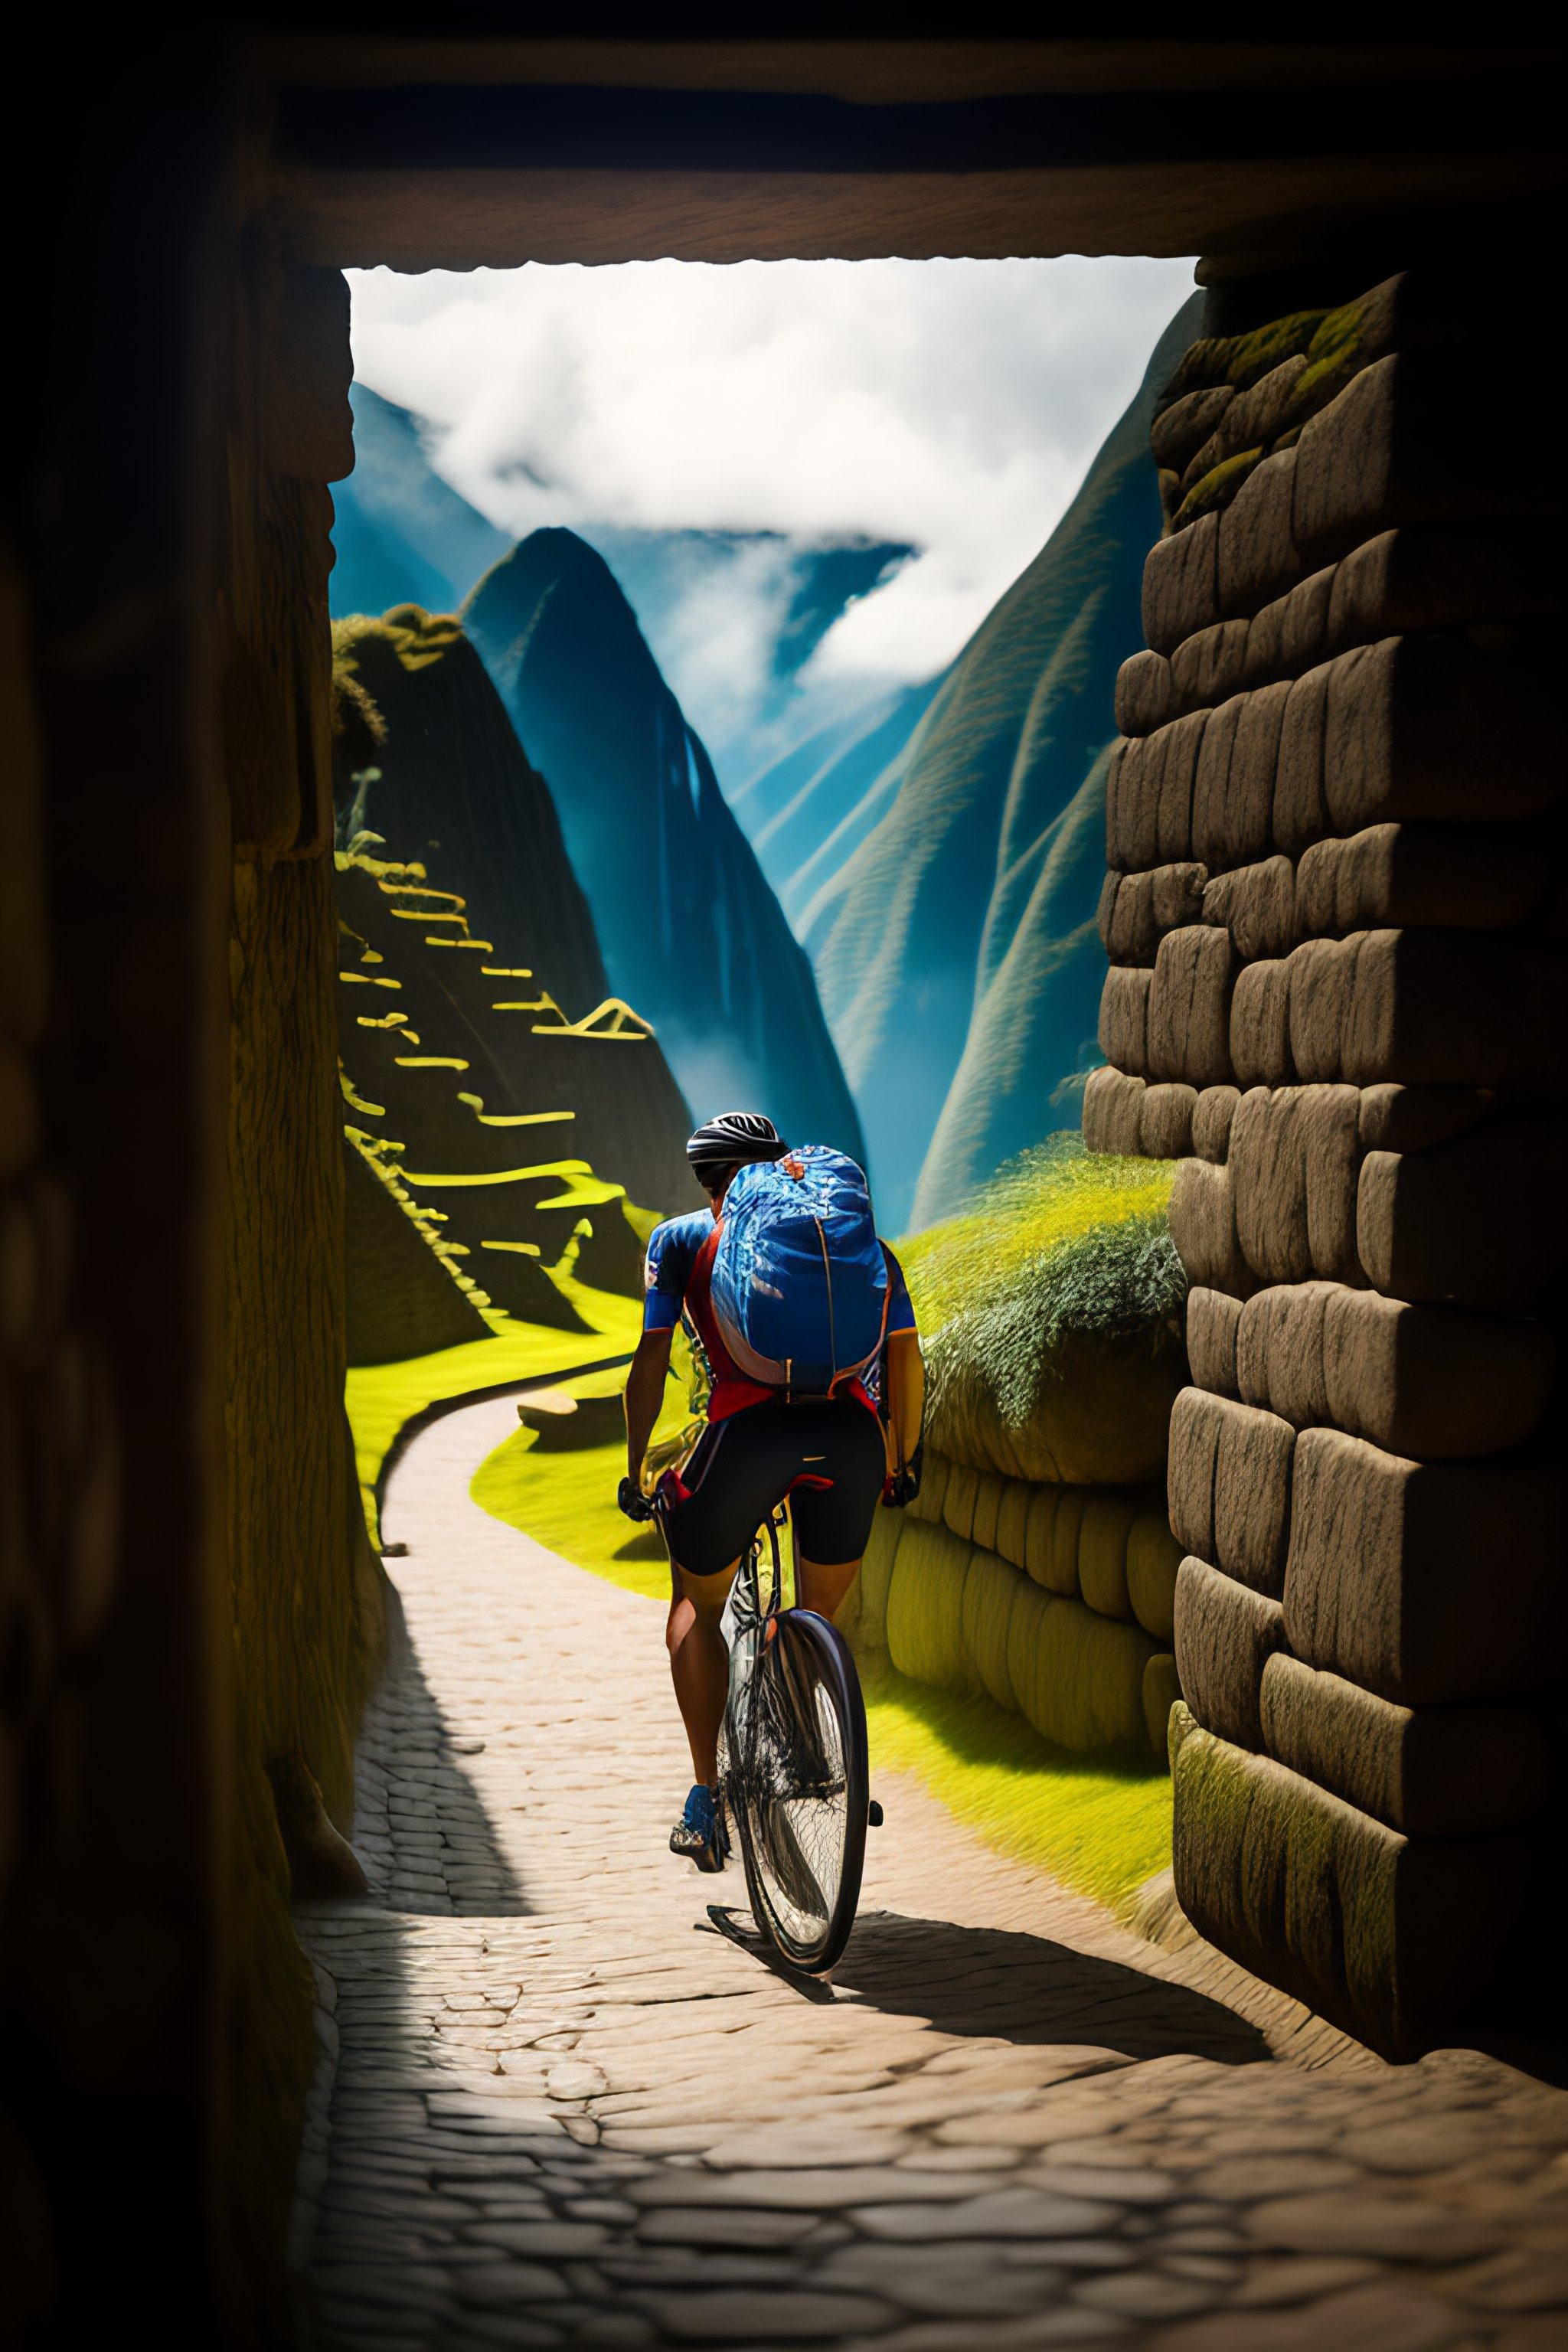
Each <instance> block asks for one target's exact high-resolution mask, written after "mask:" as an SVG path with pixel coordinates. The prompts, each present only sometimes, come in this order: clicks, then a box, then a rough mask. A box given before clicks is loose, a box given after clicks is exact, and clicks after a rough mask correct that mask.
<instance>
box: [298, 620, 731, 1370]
mask: <svg viewBox="0 0 1568 2352" xmlns="http://www.w3.org/2000/svg"><path fill="white" fill-rule="evenodd" d="M334 656H335V658H334V672H333V688H334V745H333V751H334V785H335V791H336V797H337V803H338V815H339V840H340V848H339V852H338V857H337V904H338V929H339V946H340V981H341V995H340V1058H341V1061H342V1086H343V1094H344V1100H345V1115H344V1118H345V1136H346V1140H347V1144H348V1146H349V1184H348V1193H347V1221H348V1233H347V1242H348V1265H349V1277H350V1282H349V1287H350V1326H351V1328H350V1350H351V1358H352V1360H354V1361H356V1362H372V1361H384V1360H388V1359H389V1358H397V1357H402V1356H408V1355H414V1354H418V1353H422V1352H425V1351H426V1350H427V1349H431V1348H435V1347H441V1346H450V1345H453V1344H455V1336H456V1337H461V1336H463V1327H464V1325H465V1323H468V1324H471V1325H472V1327H473V1328H471V1330H469V1331H468V1336H470V1337H474V1338H479V1337H482V1336H483V1333H484V1330H485V1328H487V1325H488V1324H490V1323H492V1322H493V1318H494V1317H495V1316H496V1315H497V1314H498V1313H504V1314H506V1315H510V1316H512V1317H514V1318H518V1319H521V1320H525V1321H528V1322H534V1323H546V1324H554V1325H556V1326H557V1327H558V1328H565V1329H573V1328H584V1327H583V1324H582V1321H581V1318H580V1317H579V1316H578V1314H577V1311H576V1308H575V1307H574V1305H573V1304H572V1300H571V1296H570V1286H569V1285H566V1286H563V1280H562V1277H563V1276H574V1278H575V1279H576V1280H578V1281H583V1282H587V1283H589V1284H591V1285H593V1286H595V1287H598V1288H602V1289H610V1290H616V1291H622V1292H626V1293H635V1292H637V1290H638V1289H640V1286H641V1236H642V1234H643V1233H644V1231H645V1230H646V1227H647V1222H648V1218H647V1213H648V1212H655V1211H657V1212H658V1213H666V1212H668V1211H669V1210H671V1209H675V1208H679V1207H695V1206H697V1205H698V1203H699V1201H700V1194H699V1193H698V1192H697V1191H696V1188H695V1187H694V1186H693V1184H692V1181H691V1177H690V1173H689V1169H688V1167H687V1164H686V1156H685V1150H684V1144H685V1139H686V1136H687V1134H688V1132H689V1128H690V1125H691V1119H690V1114H689V1109H688V1107H687V1105H686V1103H685V1101H684V1100H683V1099H682V1097H681V1094H680V1091H679V1087H677V1085H676V1083H675V1081H674V1079H673V1078H672V1076H670V1073H669V1069H668V1064H667V1063H666V1061H665V1059H664V1056H663V1055H662V1053H661V1052H660V1049H659V1046H658V1040H657V1039H656V1038H655V1036H654V1035H653V1033H652V1031H651V1029H650V1028H649V1025H648V1024H647V1022H646V1021H644V1020H642V1019H640V1018H639V1017H638V1015H637V1013H636V1012H634V1010H633V1009H632V1007H631V1006H629V1005H628V1004H626V1003H623V1002H622V1001H621V1000H620V999H619V998H618V997H616V996H614V995H613V994H611V992H610V990H609V987H608V984H607V982H606V981H605V972H604V966H603V963H602V961H601V960H600V956H599V950H598V944H597V941H596V940H595V933H594V927H593V921H592V918H591V917H590V915H589V913H588V909H587V907H586V904H585V903H584V898H583V896H582V893H581V892H580V891H579V889H578V888H577V886H576V882H575V880H574V877H573V873H572V869H571V866H570V865H569V863H568V861H567V857H566V852H565V847H564V845H563V841H562V837H561V829H560V826H559V824H558V823H557V821H556V817H555V812H554V807H553V804H552V801H551V798H550V794H549V792H548V790H547V789H546V787H545V785H544V783H543V782H542V779H541V778H540V777H539V776H538V774H537V773H536V772H534V771H533V770H532V769H531V767H530V766H529V763H528V761H527V760H526V759H525V758H524V756H523V754H522V751H521V749H520V747H519V745H518V741H517V738H516V736H515V734H514V733H513V731H512V729H511V726H510V722H509V721H508V719H507V717H506V714H505V712H504V711H503V710H502V709H501V707H500V701H499V698H497V695H496V692H495V688H493V686H492V685H491V684H490V681H489V677H488V676H487V675H486V672H485V670H484V667H483V666H482V664H481V663H480V661H479V657H478V656H477V655H476V654H475V652H474V650H473V648H472V646H470V645H469V644H468V641H467V639H466V638H465V636H464V635H463V633H462V630H461V628H460V627H459V626H458V624H457V622H455V621H452V620H434V621H433V620H432V619H431V618H430V616H429V615H428V614H425V613H423V612H421V611H419V610H417V608H416V607H412V606H403V607H400V608H398V609H396V610H395V611H394V612H392V613H389V614H386V615H385V616H384V618H383V619H381V620H379V621H371V620H364V619H358V620H354V621H351V622H344V623H339V624H338V625H337V627H336V629H335V631H334ZM525 958H526V961H524V959H525ZM433 1276H438V1277H439V1279H438V1280H433V1279H432V1277H433ZM454 1335H455V1336H454Z"/></svg>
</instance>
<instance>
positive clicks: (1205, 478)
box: [1171, 448, 1263, 530]
mask: <svg viewBox="0 0 1568 2352" xmlns="http://www.w3.org/2000/svg"><path fill="white" fill-rule="evenodd" d="M1262 461H1263V451H1262V449H1261V448H1258V449H1241V450H1238V451H1237V454H1236V456H1235V457H1222V458H1221V460H1220V462H1219V464H1218V465H1217V466H1211V467H1209V469H1208V472H1207V473H1206V474H1201V475H1200V476H1199V477H1198V479H1197V480H1196V481H1195V482H1194V484H1193V487H1192V488H1191V489H1190V490H1189V491H1188V492H1187V494H1186V497H1185V498H1184V499H1183V500H1182V503H1181V505H1180V506H1179V507H1178V508H1177V509H1176V511H1175V513H1174V514H1173V516H1172V518H1171V529H1172V530H1185V529H1186V527H1187V525H1188V523H1190V522H1196V520H1197V519H1198V517H1199V516H1200V515H1205V514H1209V513H1211V512H1212V511H1213V510H1214V509H1215V508H1216V507H1226V506H1228V505H1229V504H1230V502H1231V500H1232V499H1233V498H1235V496H1236V494H1237V490H1239V489H1240V488H1241V486H1242V484H1243V482H1245V481H1246V479H1247V476H1248V474H1250V473H1251V471H1252V469H1253V467H1255V466H1258V465H1260V464H1261V463H1262Z"/></svg>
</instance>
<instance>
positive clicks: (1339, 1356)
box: [1084, 273, 1568, 2055]
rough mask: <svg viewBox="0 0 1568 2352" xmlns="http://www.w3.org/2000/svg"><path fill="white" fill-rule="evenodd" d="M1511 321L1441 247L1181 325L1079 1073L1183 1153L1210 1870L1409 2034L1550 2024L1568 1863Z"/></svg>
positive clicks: (1098, 1115) (1180, 1522) (1528, 592)
mask: <svg viewBox="0 0 1568 2352" xmlns="http://www.w3.org/2000/svg"><path fill="white" fill-rule="evenodd" d="M1501 328H1502V320H1501V319H1500V316H1499V315H1497V313H1496V310H1495V308H1494V307H1493V306H1490V305H1489V304H1488V303H1487V302H1486V301H1485V300H1483V299H1479V297H1477V296H1475V295H1474V294H1471V295H1468V296H1464V295H1457V294H1456V293H1455V291H1454V290H1453V289H1451V288H1449V287H1447V286H1446V285H1444V284H1442V283H1441V282H1438V281H1436V279H1434V278H1424V277H1420V276H1417V275H1416V274H1415V273H1409V274H1406V275H1404V276H1401V277H1397V278H1393V279H1390V280H1388V281H1387V282H1386V283H1384V284H1383V285H1380V286H1378V287H1376V288H1374V289H1373V290H1372V291H1371V292H1370V293H1368V294H1366V295H1365V296H1363V298H1361V299H1359V300H1356V301H1353V302H1350V303H1347V304H1346V305H1344V306H1343V307H1342V309H1340V310H1332V311H1328V312H1322V311H1314V312H1305V313H1299V314H1297V315H1295V316H1293V317H1290V318H1287V319H1283V320H1276V321H1274V322H1272V323H1270V324H1268V325H1267V326H1265V327H1263V328H1261V329H1259V330H1258V331H1255V332H1253V333H1250V334H1247V335H1236V336H1231V337H1227V338H1226V339H1223V340H1210V341H1203V342H1199V343H1196V344H1194V346H1193V347H1192V349H1191V350H1190V351H1189V352H1188V353H1187V354H1186V357H1185V359H1184V362H1183V363H1182V366H1181V367H1180V369H1179V370H1178V372H1177V374H1176V377H1175V378H1174V380H1173V383H1172V386H1171V388H1170V392H1169V394H1168V395H1167V397H1166V400H1165V402H1164V404H1163V406H1162V408H1161V409H1160V411H1159V413H1158V415H1157V417H1156V421H1155V425H1154V427H1153V433H1152V449H1153V456H1154V459H1155V462H1156V464H1157V465H1158V466H1159V467H1160V468H1161V483H1162V491H1163V499H1164V504H1165V509H1166V513H1167V516H1168V527H1167V530H1166V533H1165V535H1164V536H1163V538H1162V540H1161V541H1160V542H1159V543H1158V545H1157V546H1156V547H1155V548H1154V549H1153V550H1152V552H1151V554H1150V556H1149V558H1148V562H1147V565H1146V568H1145V574H1144V608H1143V609H1144V625H1145V635H1146V637H1147V640H1148V650H1147V651H1145V652H1143V653H1142V654H1139V655H1137V656H1135V657H1134V658H1133V659H1132V660H1131V661H1130V662H1128V663H1127V664H1126V666H1125V667H1124V668H1123V670H1122V672H1121V679H1120V682H1119V688H1118V709H1117V717H1118V723H1119V725H1120V727H1121V730H1122V735H1123V740H1122V741H1121V744H1120V746H1119V748H1118V750H1117V751H1116V753H1115V755H1114V759H1113V766H1112V771H1111V777H1110V795H1109V807H1108V821H1107V836H1108V843H1107V845H1108V864H1109V868H1110V871H1109V872H1108V875H1107V878H1106V884H1105V892H1104V897H1103V899H1102V902H1101V914H1100V921H1101V930H1102V934H1103V937H1104V940H1105V945H1106V950H1107V953H1108V956H1109V958H1110V971H1109V972H1108V974H1107V978H1106V984H1105V993H1104V1000H1103V1004H1102V1010H1101V1025H1100V1042H1101V1045H1102V1048H1103V1051H1104V1053H1105V1055H1106V1057H1107V1066H1106V1067H1105V1068H1103V1069H1102V1070H1100V1071H1099V1072H1097V1073H1096V1074H1095V1076H1094V1077H1093V1078H1092V1079H1091V1080H1090V1082H1089V1087H1088V1090H1087V1094H1086V1098H1085V1108H1084V1133H1085V1139H1086V1140H1087V1142H1088V1144H1089V1148H1090V1149H1091V1150H1101V1151H1121V1152H1143V1153H1157V1154H1159V1155H1161V1156H1166V1155H1172V1154H1180V1155H1182V1166H1181V1168H1180V1171H1179V1172H1178V1175H1177V1179H1176V1184H1175V1189H1174V1192H1173V1198H1172V1203H1171V1211H1170V1222H1171V1230H1172V1234H1173V1237H1174V1239H1175V1242H1176V1244H1177V1247H1178V1248H1179V1250H1180V1251H1181V1254H1182V1256H1183V1259H1184V1263H1185V1265H1186V1267H1187V1271H1188V1274H1189V1276H1190V1279H1191V1282H1192V1285H1193V1289H1192V1294H1191V1298H1190V1302H1189V1309H1188V1335H1187V1336H1188V1353H1189V1361H1190V1372H1191V1385H1190V1386H1189V1387H1188V1388H1187V1389H1186V1390H1185V1391H1184V1393H1183V1394H1182V1396H1181V1397H1180V1398H1179V1399H1178V1401H1177V1404H1176V1407H1175V1411H1174V1413H1173V1421H1172V1429H1171V1451H1170V1470H1169V1502H1170V1515H1171V1525H1172V1528H1173V1531H1174V1533H1175V1536H1176V1537H1177V1538H1178V1539H1179V1542H1180V1544H1181V1546H1182V1548H1183V1549H1184V1554H1185V1557H1184V1560H1183V1563H1182V1566H1181V1569H1180V1572H1179V1575H1178V1577H1177V1580H1176V1587H1175V1596H1174V1608H1173V1618H1174V1656H1175V1660H1176V1664H1177V1668H1178V1670H1179V1673H1180V1676H1181V1683H1182V1688H1183V1692H1184V1704H1181V1705H1178V1706H1176V1707H1175V1708H1174V1709H1173V1716H1172V1721H1171V1750H1172V1757H1173V1773H1174V1780H1175V1854H1174V1862H1175V1877H1176V1888H1177V1893H1178V1895H1179V1898H1180V1900H1181V1902H1182V1905H1183V1907H1184V1909H1185V1911H1186V1912H1187V1914H1188V1916H1189V1917H1191V1918H1192V1919H1193V1920H1194V1923H1195V1924H1196V1926H1197V1927H1199V1928H1200V1929H1201V1930H1202V1932H1203V1933H1204V1934H1205V1936H1206V1937H1209V1938H1210V1939H1211V1940H1212V1941H1214V1942H1215V1943H1216V1944H1217V1945H1219V1946H1221V1947H1222V1948H1224V1949H1225V1950H1226V1951H1227V1952H1229V1953H1231V1954H1232V1955H1233V1956H1234V1957H1235V1958H1237V1959H1239V1960H1240V1961H1242V1962H1243V1963H1244V1964H1245V1965H1246V1966H1247V1967H1248V1968H1249V1969H1253V1970H1255V1971H1256V1972H1257V1973H1258V1974H1259V1975H1261V1976H1264V1977H1266V1978H1268V1979H1270V1980H1272V1981H1273V1982H1275V1983H1277V1984H1279V1985H1281V1986H1282V1987H1284V1988H1285V1989H1287V1990H1289V1991H1291V1992H1292V1993H1295V1994H1297V1995H1298V1996H1299V1997H1300V1998H1301V1999H1302V2000H1306V2001H1308V2002H1310V2004H1311V2005H1312V2006H1313V2007H1314V2008H1316V2009H1317V2010H1319V2011H1321V2013H1323V2014H1324V2015H1325V2016H1327V2017H1329V2018H1331V2019H1332V2020H1334V2021H1336V2022H1337V2023H1339V2024H1341V2025H1342V2026H1344V2027H1345V2028H1347V2029H1348V2030H1349V2031H1350V2032H1353V2033H1355V2034H1357V2035H1359V2036H1360V2037H1361V2038H1362V2039H1363V2040H1365V2041H1366V2042H1370V2043H1371V2044H1373V2046H1374V2047H1376V2048H1378V2049H1380V2050H1382V2051H1384V2052H1385V2053H1390V2054H1395V2055H1408V2054H1412V2053H1415V2052H1417V2051H1419V2050H1421V2049H1423V2048H1426V2047H1430V2046H1432V2045H1434V2044H1436V2043H1439V2042H1454V2041H1467V2040H1474V2039H1476V2038H1478V2037H1483V2036H1491V2037H1494V2038H1495V2037H1496V2036H1498V2035H1499V2034H1503V2033H1507V2032H1511V2031H1519V2030H1528V2027H1529V2024H1530V2022H1531V2014H1532V2005H1533V2003H1534V2001H1535V2000H1536V1997H1537V1996H1538V1995H1539V1994H1541V1993H1542V1991H1543V1982H1542V1969H1541V1966H1540V1963H1539V1961H1538V1959H1537V1957H1536V1955H1537V1953H1538V1951H1539V1949H1540V1947H1541V1943H1542V1936H1541V1932H1540V1927H1541V1922H1542V1917H1543V1915H1544V1913H1545V1911H1546V1909H1547V1907H1548V1906H1549V1905H1550V1904H1551V1902H1552V1896H1553V1887H1554V1876H1555V1872H1556V1870H1557V1868H1558V1867H1559V1864H1560V1848H1561V1840H1560V1832H1558V1830H1557V1827H1556V1816H1555V1814H1554V1812H1553V1810H1552V1791H1553V1785H1554V1775H1555V1774H1556V1773H1557V1771H1558V1769H1559V1766H1560V1761H1561V1757H1560V1731H1559V1730H1558V1729H1556V1728H1554V1724H1553V1717H1552V1700H1553V1697H1554V1695H1555V1693H1556V1690H1557V1687H1558V1685H1560V1681H1561V1659H1562V1655H1563V1638H1564V1634H1565V1633H1568V1605H1565V1599H1568V1588H1565V1583H1564V1578H1563V1559H1562V1532H1563V1523H1564V1500H1565V1498H1564V1495H1563V1473H1562V1469H1561V1466H1560V1464H1559V1462H1558V1460H1557V1459H1556V1458H1555V1454H1554V1448H1553V1445H1552V1436H1551V1432H1552V1427H1553V1425H1554V1414H1553V1401H1554V1399H1556V1398H1557V1397H1559V1396H1560V1394H1561V1388H1560V1382H1561V1370H1560V1346H1561V1329H1562V1317H1561V1307H1562V1224H1561V1217H1560V1214H1559V1212H1558V1211H1557V1209H1556V1207H1555V1204H1554V1203H1555V1194H1556V1192H1557V1189H1558V1169H1559V1164H1560V1163H1559V1160H1558V1156H1557V1147H1558V1145H1559V1143H1560V1139H1561V1121H1560V1110H1561V1097H1560V1092H1559V1089H1560V1087H1561V1084H1562V1079H1563V1033H1562V1005H1563V979H1564V969H1563V964H1564V959H1563V919H1562V891H1561V882H1560V869H1559V859H1558V845H1559V841H1560V837H1561V812H1562V795H1563V755H1562V749H1561V740H1560V735H1559V730H1558V726H1557V718H1556V711H1555V700H1554V695H1553V692H1552V681H1553V678H1554V676H1555V670H1556V667H1557V664H1556V656H1555V647H1556V642H1557V634H1556V633H1557V627H1558V615H1559V614H1560V610H1561V604H1562V584H1561V580H1560V576H1559V572H1558V568H1557V565H1556V562H1554V556H1555V540H1554V530H1555V529H1556V528H1557V527H1558V526H1560V521H1561V511H1562V503H1563V494H1562V489H1561V482H1560V476H1559V473H1558V469H1556V468H1555V467H1552V466H1545V467H1542V466H1537V465H1535V464H1533V463H1530V462H1524V461H1523V460H1521V457H1519V456H1518V455H1517V454H1512V455H1510V451H1512V450H1513V448H1514V442H1515V438H1516V428H1515V429H1512V430H1510V425H1509V417H1510V411H1511V407H1512V404H1513V402H1514V400H1515V397H1516V394H1515V392H1514V389H1513V377H1512V375H1511V373H1509V372H1508V371H1506V370H1504V369H1502V368H1501V367H1500V365H1499V362H1498V359H1497V352H1498V351H1499V349H1500V333H1501ZM1560 1720H1561V1718H1560V1717H1558V1718H1557V1722H1558V1723H1559V1724H1560Z"/></svg>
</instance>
